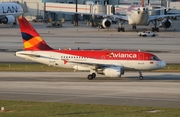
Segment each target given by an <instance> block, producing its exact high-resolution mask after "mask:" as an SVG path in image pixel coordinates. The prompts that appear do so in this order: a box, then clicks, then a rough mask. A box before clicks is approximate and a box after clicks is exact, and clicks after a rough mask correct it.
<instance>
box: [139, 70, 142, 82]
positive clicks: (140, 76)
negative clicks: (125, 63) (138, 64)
mask: <svg viewBox="0 0 180 117" xmlns="http://www.w3.org/2000/svg"><path fill="white" fill-rule="evenodd" d="M139 79H140V80H143V75H142V71H139Z"/></svg>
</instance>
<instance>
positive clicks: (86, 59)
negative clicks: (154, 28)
mask: <svg viewBox="0 0 180 117" xmlns="http://www.w3.org/2000/svg"><path fill="white" fill-rule="evenodd" d="M18 20H19V25H20V30H21V34H22V39H23V43H24V49H25V50H24V51H18V52H16V54H15V55H16V56H18V57H22V58H25V59H28V60H32V61H36V62H39V63H43V64H47V65H52V66H56V67H64V68H73V69H75V70H85V71H87V70H88V71H89V74H88V75H87V78H88V79H89V80H92V79H93V78H95V77H96V74H103V75H105V76H107V77H121V75H123V74H124V71H125V70H137V71H139V78H140V79H143V76H142V73H141V71H143V70H156V69H161V68H164V67H165V66H166V63H165V62H164V61H162V60H160V59H159V58H158V57H157V56H156V55H154V54H151V53H147V52H140V51H124V50H55V49H52V48H51V47H50V46H48V45H47V44H46V42H45V41H44V40H43V39H42V37H41V36H40V35H39V34H38V33H37V32H36V30H35V29H34V28H33V27H32V26H31V24H30V23H29V22H28V21H27V20H26V19H25V18H24V17H19V19H18Z"/></svg>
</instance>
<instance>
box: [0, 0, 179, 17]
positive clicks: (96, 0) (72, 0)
mask: <svg viewBox="0 0 180 117" xmlns="http://www.w3.org/2000/svg"><path fill="white" fill-rule="evenodd" d="M9 1H11V2H19V3H24V2H26V4H27V6H28V12H27V13H26V14H25V16H36V15H41V16H43V17H47V18H50V17H51V18H54V20H58V19H60V18H61V17H63V18H65V19H66V20H72V15H62V14H61V13H58V11H56V12H53V9H52V10H51V9H50V10H49V11H48V10H47V9H46V4H47V3H57V5H59V4H71V5H73V4H76V0H1V2H9ZM140 1H141V0H133V3H132V0H77V4H81V5H85V4H99V5H121V6H129V5H131V4H136V3H139V2H140ZM148 1H149V4H150V5H152V6H165V7H168V8H173V9H177V10H171V11H170V12H168V13H180V0H145V4H148ZM55 16H56V17H55ZM79 19H82V18H79Z"/></svg>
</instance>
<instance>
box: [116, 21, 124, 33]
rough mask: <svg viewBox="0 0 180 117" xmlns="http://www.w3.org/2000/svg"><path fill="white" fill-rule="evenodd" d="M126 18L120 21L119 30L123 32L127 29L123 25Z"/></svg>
mask: <svg viewBox="0 0 180 117" xmlns="http://www.w3.org/2000/svg"><path fill="white" fill-rule="evenodd" d="M124 22H125V20H120V22H119V27H118V28H117V31H118V32H120V31H121V30H122V32H124V31H125V28H124V27H122V25H123V24H124Z"/></svg>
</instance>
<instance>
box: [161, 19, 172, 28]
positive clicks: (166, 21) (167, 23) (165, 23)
mask: <svg viewBox="0 0 180 117" xmlns="http://www.w3.org/2000/svg"><path fill="white" fill-rule="evenodd" d="M171 24H172V21H171V20H170V19H167V18H166V19H163V20H162V22H161V24H160V27H163V28H169V27H171Z"/></svg>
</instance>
